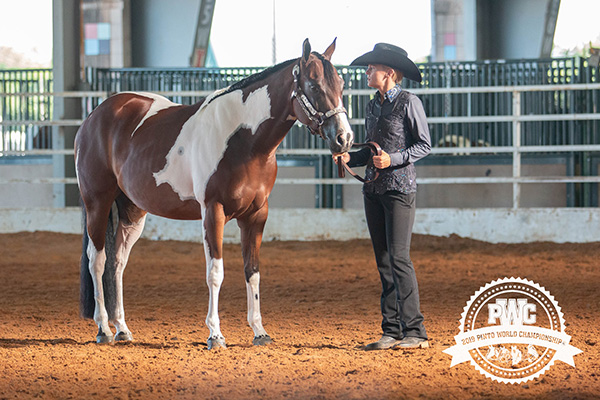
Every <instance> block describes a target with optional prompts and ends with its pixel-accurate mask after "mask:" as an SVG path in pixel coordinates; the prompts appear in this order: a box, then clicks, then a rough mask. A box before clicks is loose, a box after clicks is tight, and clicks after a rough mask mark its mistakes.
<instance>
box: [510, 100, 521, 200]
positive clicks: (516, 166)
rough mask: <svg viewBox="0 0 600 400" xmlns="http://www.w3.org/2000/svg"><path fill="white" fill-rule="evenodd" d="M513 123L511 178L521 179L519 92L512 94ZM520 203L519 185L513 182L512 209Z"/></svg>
mask: <svg viewBox="0 0 600 400" xmlns="http://www.w3.org/2000/svg"><path fill="white" fill-rule="evenodd" d="M512 113H513V122H512V125H513V126H512V131H513V135H512V147H513V168H512V175H513V178H520V177H521V121H519V117H520V116H521V92H519V91H516V90H515V91H514V92H513V104H512ZM520 201H521V185H520V184H519V182H513V205H512V208H519V205H520Z"/></svg>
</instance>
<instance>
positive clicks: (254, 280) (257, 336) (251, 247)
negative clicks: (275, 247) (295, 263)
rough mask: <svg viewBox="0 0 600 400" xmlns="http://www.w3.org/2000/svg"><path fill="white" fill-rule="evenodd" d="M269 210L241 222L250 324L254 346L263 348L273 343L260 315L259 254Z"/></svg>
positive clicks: (265, 208) (264, 209) (258, 212)
mask: <svg viewBox="0 0 600 400" xmlns="http://www.w3.org/2000/svg"><path fill="white" fill-rule="evenodd" d="M267 213H268V208H267V206H266V205H265V206H264V207H263V208H261V209H260V210H259V211H257V212H256V213H254V214H253V215H251V216H250V217H247V218H244V219H241V220H239V219H238V225H239V226H240V229H241V234H242V255H243V257H244V273H245V276H246V293H247V296H248V324H249V325H250V327H251V328H252V330H253V331H254V339H253V340H252V344H254V345H257V346H263V345H266V344H269V343H272V342H273V341H272V340H271V337H270V336H269V335H268V334H267V331H265V328H264V327H263V324H262V316H261V314H260V290H259V285H260V273H259V271H258V267H259V253H260V245H261V242H262V234H263V229H264V226H265V222H266V221H267Z"/></svg>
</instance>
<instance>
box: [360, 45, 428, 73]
mask: <svg viewBox="0 0 600 400" xmlns="http://www.w3.org/2000/svg"><path fill="white" fill-rule="evenodd" d="M369 64H383V65H387V66H388V67H392V68H394V69H398V70H400V71H402V73H403V74H404V76H405V77H407V78H408V79H412V80H413V81H415V82H421V81H422V80H423V78H422V77H421V72H420V71H419V68H417V66H416V65H415V63H414V62H412V61H411V60H410V59H409V58H408V53H407V52H406V50H404V49H403V48H400V47H398V46H394V45H393V44H388V43H377V44H376V45H375V47H374V48H373V51H369V52H368V53H365V54H363V55H362V56H360V57H358V58H357V59H356V60H354V61H352V63H350V65H364V66H367V65H369Z"/></svg>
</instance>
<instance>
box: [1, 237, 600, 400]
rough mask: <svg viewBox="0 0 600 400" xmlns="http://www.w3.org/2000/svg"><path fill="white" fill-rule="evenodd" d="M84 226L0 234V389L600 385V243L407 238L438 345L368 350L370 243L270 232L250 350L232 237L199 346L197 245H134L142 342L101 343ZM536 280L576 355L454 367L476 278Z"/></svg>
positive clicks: (133, 313)
mask: <svg viewBox="0 0 600 400" xmlns="http://www.w3.org/2000/svg"><path fill="white" fill-rule="evenodd" d="M80 246H81V245H80V237H78V236H75V235H63V234H54V233H39V232H38V233H20V234H3V235H0V248H1V249H2V256H1V257H0V399H27V398H43V399H71V398H75V399H84V398H85V399H89V398H92V399H106V398H115V399H128V398H133V399H174V398H183V399H238V398H239V399H281V398H291V399H334V398H341V399H413V398H424V399H464V398H477V399H497V398H511V399H512V398H527V399H530V398H536V399H538V398H539V399H586V398H590V399H591V398H598V396H599V393H600V377H599V375H600V343H599V340H600V311H599V309H600V294H599V293H600V289H599V288H600V265H599V264H600V261H599V260H600V258H599V254H600V243H593V244H577V245H571V244H552V243H535V244H526V245H492V244H487V243H483V242H477V241H472V240H467V239H462V238H458V237H450V238H436V237H430V236H419V235H415V237H414V239H413V251H412V258H413V262H414V264H415V266H416V269H417V276H418V280H419V284H420V292H421V304H422V309H423V313H424V315H425V317H426V327H427V329H428V333H429V335H430V338H431V345H432V347H431V348H429V349H419V350H411V351H401V350H400V351H391V350H390V351H379V352H365V351H363V350H362V347H363V346H364V345H365V344H367V343H369V342H370V341H372V340H374V339H378V338H379V336H380V327H379V324H380V314H379V279H378V275H377V272H376V268H375V265H374V262H373V258H372V252H371V248H370V244H369V242H367V241H350V242H270V243H264V244H263V248H262V264H261V275H262V282H261V294H262V311H263V313H262V315H263V321H264V323H265V328H266V329H267V331H268V332H269V333H270V335H271V336H272V337H273V339H274V341H275V343H274V344H272V345H270V346H268V347H255V346H252V344H251V341H252V330H251V329H250V328H249V327H248V325H247V323H246V290H245V284H244V275H243V268H242V260H241V255H240V248H239V246H237V245H227V246H226V250H225V282H224V285H223V288H222V291H221V304H220V315H221V326H222V330H223V333H224V335H225V337H226V339H227V342H228V345H229V347H228V348H227V349H225V350H219V351H208V350H207V349H206V338H207V336H208V330H207V328H206V327H205V325H204V319H205V316H206V311H207V299H208V291H207V288H206V284H205V278H204V274H205V268H204V252H203V249H202V246H201V245H199V244H196V243H186V242H152V241H147V240H142V241H140V242H139V243H138V244H137V245H136V247H135V248H134V250H133V253H132V256H131V261H130V264H129V266H128V269H127V270H126V271H125V301H126V303H125V307H126V308H125V309H126V312H127V315H128V324H129V327H130V328H131V330H132V332H133V334H134V338H135V342H133V343H131V344H124V345H123V344H121V345H97V344H96V343H95V342H94V340H95V335H96V331H97V329H96V327H95V326H94V324H93V322H92V321H89V320H82V319H80V318H79V314H78V295H79V294H78V293H79V288H78V282H79V281H78V280H79V265H78V263H79V256H80ZM511 276H514V277H522V278H527V279H531V280H533V281H534V282H537V283H539V284H540V285H541V286H544V287H545V288H546V289H547V290H548V291H549V292H550V293H551V294H552V295H553V296H554V297H555V298H556V300H557V301H558V303H559V305H560V306H561V307H562V310H563V312H564V316H565V319H566V323H567V331H566V333H567V334H569V335H571V336H572V342H571V343H572V344H573V345H574V346H575V347H577V348H579V349H581V350H582V351H583V353H581V354H579V355H577V356H575V364H576V368H572V367H570V366H568V365H567V364H564V363H562V362H560V361H557V362H556V363H555V364H554V366H552V367H551V368H550V370H549V371H548V372H546V373H545V374H544V375H542V376H541V377H539V378H537V379H535V380H533V381H529V382H527V383H524V384H520V385H507V384H503V383H497V382H493V381H491V380H490V379H488V378H486V377H484V376H483V375H481V374H480V373H479V372H477V371H476V370H475V368H474V367H473V366H471V365H469V363H463V364H460V365H458V366H455V367H453V368H450V361H451V357H450V356H449V355H447V354H445V353H442V350H444V349H446V348H448V347H449V346H451V345H453V344H454V340H453V337H454V335H456V334H457V333H458V324H459V319H460V315H461V313H462V311H463V308H464V306H465V304H466V302H467V301H468V300H469V298H470V296H471V295H473V294H474V293H475V291H477V290H478V289H479V288H480V287H481V286H483V285H485V284H486V283H488V282H491V281H492V280H495V279H499V278H504V277H511Z"/></svg>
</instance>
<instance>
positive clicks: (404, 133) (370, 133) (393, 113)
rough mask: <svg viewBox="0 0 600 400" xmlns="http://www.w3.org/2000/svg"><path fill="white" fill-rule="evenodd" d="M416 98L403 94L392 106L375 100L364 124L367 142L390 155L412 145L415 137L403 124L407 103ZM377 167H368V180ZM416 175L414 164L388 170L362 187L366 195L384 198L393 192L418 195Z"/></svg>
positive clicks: (368, 108)
mask: <svg viewBox="0 0 600 400" xmlns="http://www.w3.org/2000/svg"><path fill="white" fill-rule="evenodd" d="M411 96H414V94H412V93H409V92H407V91H405V90H402V91H401V92H400V94H399V95H398V96H397V97H396V98H395V99H394V101H393V102H392V103H391V104H384V105H383V106H382V105H381V104H380V103H379V99H378V98H377V97H376V98H374V99H372V100H371V101H370V102H369V104H368V105H367V118H366V121H365V127H366V133H367V135H366V136H367V141H374V142H376V143H378V144H379V145H380V146H381V148H382V149H383V150H384V151H385V152H386V153H388V154H392V153H396V152H398V151H402V150H405V149H406V148H407V147H410V146H411V145H412V144H413V136H412V135H411V134H410V132H408V128H407V125H406V124H405V122H404V120H405V117H406V108H407V105H408V100H409V98H410V97H411ZM374 173H375V167H373V165H372V164H371V163H369V165H367V169H366V177H367V179H370V178H371V177H372V176H374ZM416 178H417V175H416V171H415V166H414V165H413V164H408V165H401V166H396V167H389V168H386V169H383V170H379V178H378V179H377V180H375V181H374V182H371V183H366V184H365V185H364V187H363V190H364V192H365V193H376V194H383V193H385V192H387V191H390V190H395V191H399V192H402V193H414V192H416V191H417V182H416Z"/></svg>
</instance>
